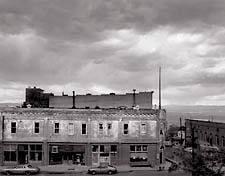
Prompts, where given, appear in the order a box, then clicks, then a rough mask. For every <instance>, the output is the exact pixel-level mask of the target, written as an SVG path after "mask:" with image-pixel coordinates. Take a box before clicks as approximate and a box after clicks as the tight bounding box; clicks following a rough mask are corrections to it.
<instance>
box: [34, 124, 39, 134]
mask: <svg viewBox="0 0 225 176" xmlns="http://www.w3.org/2000/svg"><path fill="white" fill-rule="evenodd" d="M34 133H39V122H35V123H34Z"/></svg>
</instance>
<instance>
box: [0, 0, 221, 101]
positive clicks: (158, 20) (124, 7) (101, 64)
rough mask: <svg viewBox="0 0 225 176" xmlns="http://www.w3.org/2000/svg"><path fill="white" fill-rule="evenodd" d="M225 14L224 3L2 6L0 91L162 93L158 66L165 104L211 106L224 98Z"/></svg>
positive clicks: (75, 0) (98, 1) (123, 0)
mask: <svg viewBox="0 0 225 176" xmlns="http://www.w3.org/2000/svg"><path fill="white" fill-rule="evenodd" d="M224 9H225V2H224V1H222V0H216V1H213V2H212V1H210V0H197V1H196V0H188V1H180V0H170V1H166V0H157V1H153V0H113V1H105V0H94V1H90V0H82V1H80V0H66V1H61V0H54V1H50V0H39V1H36V0H20V1H8V0H0V39H1V40H0V62H1V65H0V74H1V79H0V83H1V85H3V84H4V86H1V87H0V90H5V91H7V92H8V93H6V94H7V95H10V93H13V94H14V93H18V92H19V90H21V91H22V92H23V93H21V94H20V96H19V97H21V96H22V95H23V94H24V89H25V87H27V86H28V85H36V86H38V87H41V88H43V89H46V90H49V91H50V92H54V91H58V90H60V91H61V90H62V89H63V87H67V89H68V90H69V91H70V92H71V89H76V90H79V91H84V90H87V91H90V92H91V91H93V92H94V93H96V92H101V93H104V91H117V92H127V91H131V90H132V89H133V88H136V89H137V90H140V91H142V90H144V91H145V90H151V89H153V90H157V89H158V68H159V66H161V67H162V75H163V77H162V80H163V92H164V98H165V101H166V102H176V101H177V100H176V98H178V99H182V100H184V101H183V102H186V103H191V102H194V101H195V102H204V101H207V100H208V98H209V97H207V94H208V93H211V94H212V95H215V96H217V95H220V94H223V91H224V90H223V89H222V88H221V87H224V81H225V80H224V77H225V75H224V73H225V72H224V71H225V70H224V69H223V67H224V66H225V63H224V61H223V60H224V56H223V53H224V51H225V47H224V36H225V35H224V33H225V32H224V31H225V30H224V16H225V12H224ZM15 84H16V85H19V86H18V87H16V86H15ZM7 86H9V88H8V89H7V88H6V87H7ZM218 87H219V88H218ZM51 89H53V90H51ZM87 91H85V92H87ZM106 93H109V92H106ZM191 95H193V96H191ZM155 96H156V97H157V94H156V95H155ZM8 97H9V98H10V99H11V98H12V97H13V96H8ZM1 98H4V95H3V93H2V94H1ZM195 98H198V99H202V101H197V100H195ZM14 99H15V100H18V97H16V98H14ZM209 99H210V98H209ZM224 103H225V102H224Z"/></svg>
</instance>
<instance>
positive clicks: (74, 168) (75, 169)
mask: <svg viewBox="0 0 225 176" xmlns="http://www.w3.org/2000/svg"><path fill="white" fill-rule="evenodd" d="M170 165H171V163H170V162H165V163H164V164H161V165H157V166H155V167H131V166H129V165H120V166H116V168H117V171H118V172H132V171H136V170H149V171H156V170H159V167H161V170H165V171H167V170H168V169H169V167H170ZM6 167H7V166H0V170H1V169H2V168H6ZM38 167H39V168H40V173H46V174H64V173H82V172H88V169H89V168H90V167H91V166H83V165H64V164H58V165H47V166H38Z"/></svg>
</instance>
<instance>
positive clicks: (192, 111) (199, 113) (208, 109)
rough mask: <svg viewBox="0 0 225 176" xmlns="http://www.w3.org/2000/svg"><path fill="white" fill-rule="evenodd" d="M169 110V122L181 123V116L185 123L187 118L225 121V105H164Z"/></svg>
mask: <svg viewBox="0 0 225 176" xmlns="http://www.w3.org/2000/svg"><path fill="white" fill-rule="evenodd" d="M163 108H165V109H166V112H167V121H168V124H169V125H170V124H176V125H179V123H180V118H181V119H182V122H183V124H184V121H185V119H206V120H210V121H216V122H224V123H225V106H200V105H198V106H175V105H174V106H172V105H169V106H164V107H163Z"/></svg>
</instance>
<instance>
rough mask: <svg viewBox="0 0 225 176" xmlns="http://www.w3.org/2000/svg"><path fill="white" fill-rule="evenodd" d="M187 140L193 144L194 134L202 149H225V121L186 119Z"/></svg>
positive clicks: (188, 143)
mask: <svg viewBox="0 0 225 176" xmlns="http://www.w3.org/2000/svg"><path fill="white" fill-rule="evenodd" d="M185 127H186V132H185V142H186V145H191V143H192V141H191V139H192V136H193V137H195V138H196V141H195V143H197V144H198V145H199V146H200V148H201V149H206V150H219V149H225V123H221V122H213V121H209V120H200V119H186V120H185Z"/></svg>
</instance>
